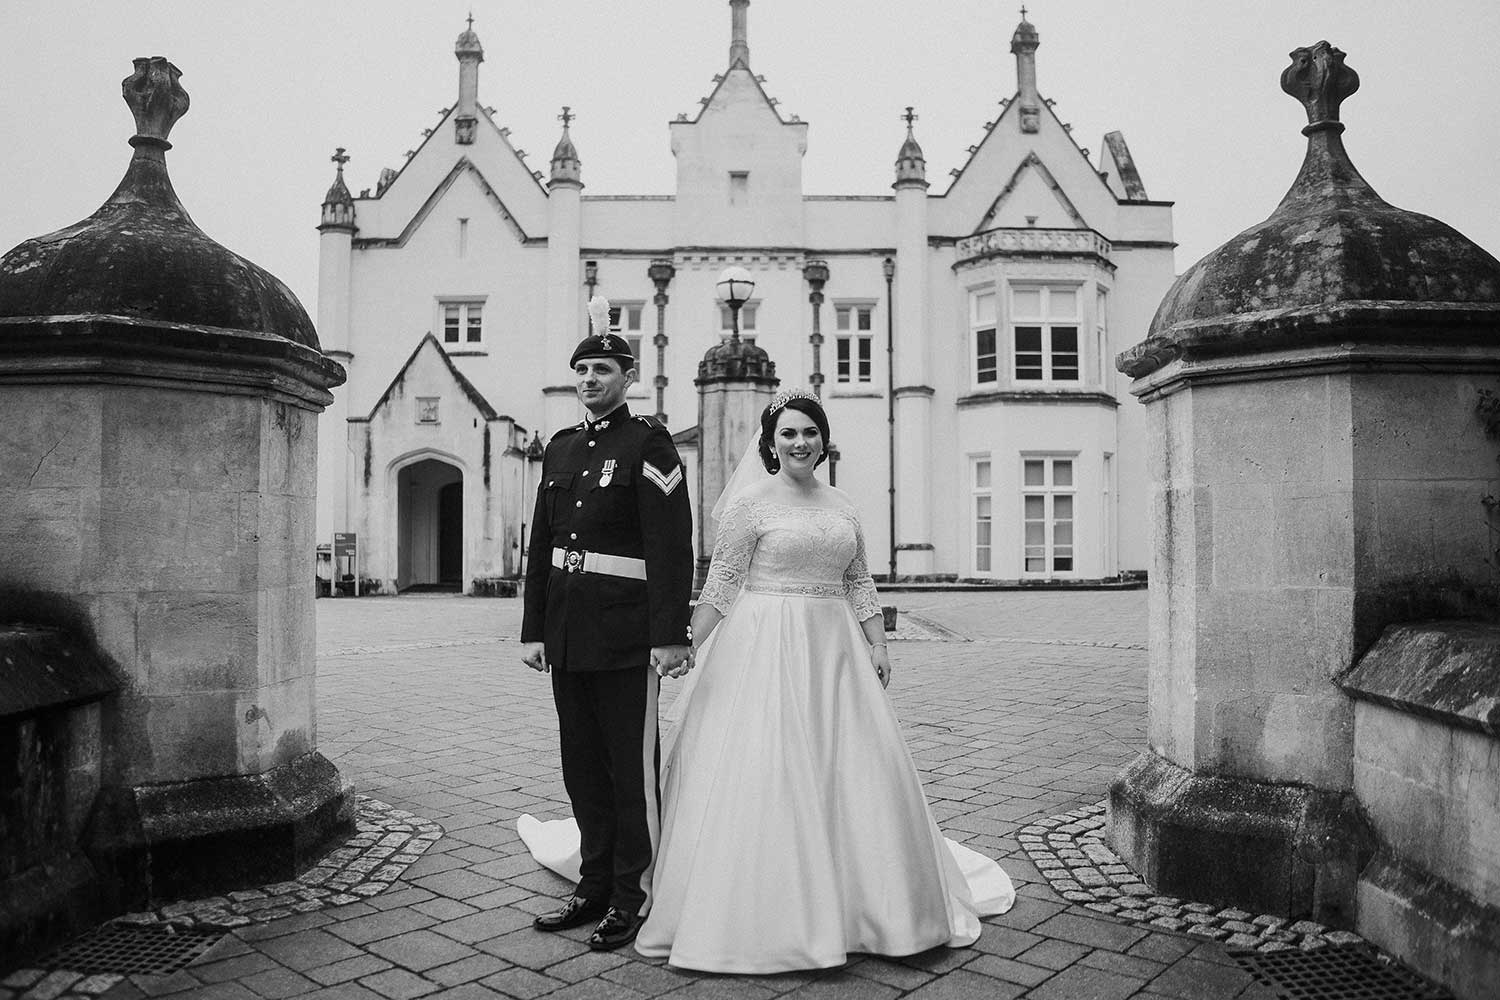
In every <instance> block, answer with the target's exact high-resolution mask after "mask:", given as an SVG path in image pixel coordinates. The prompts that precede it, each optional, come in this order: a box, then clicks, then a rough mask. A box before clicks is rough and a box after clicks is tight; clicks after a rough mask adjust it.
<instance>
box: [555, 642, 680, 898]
mask: <svg viewBox="0 0 1500 1000" xmlns="http://www.w3.org/2000/svg"><path fill="white" fill-rule="evenodd" d="M660 687H661V678H660V677H658V676H657V674H656V671H655V670H652V669H651V668H649V667H628V668H626V669H623V670H590V671H569V670H559V669H555V668H554V669H553V671H552V696H553V699H554V701H556V703H557V722H558V732H559V736H560V737H561V742H562V772H563V785H564V786H565V787H566V788H567V790H568V798H569V799H571V800H572V803H573V816H574V818H575V819H577V821H578V833H579V839H580V853H581V861H582V863H581V865H580V866H579V880H578V889H577V890H576V894H577V895H578V896H581V897H583V898H584V899H589V900H600V899H608V900H609V904H610V905H611V906H614V907H618V908H619V909H621V910H624V911H625V912H627V913H637V914H642V915H644V914H645V913H646V912H647V911H648V910H649V909H650V907H651V873H652V866H653V864H654V862H655V860H656V846H657V842H658V840H659V839H660V836H661V804H660V800H659V799H658V795H657V787H658V786H657V782H658V775H659V773H660V770H661V741H660V734H659V733H658V730H657V721H656V705H657V695H658V693H659V691H660Z"/></svg>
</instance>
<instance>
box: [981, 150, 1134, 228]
mask: <svg viewBox="0 0 1500 1000" xmlns="http://www.w3.org/2000/svg"><path fill="white" fill-rule="evenodd" d="M1029 170H1032V171H1036V174H1037V176H1038V177H1040V178H1041V179H1042V180H1043V181H1044V182H1045V183H1046V185H1047V187H1049V188H1050V189H1051V190H1052V196H1053V197H1054V198H1056V199H1057V201H1058V204H1060V205H1062V207H1063V210H1064V211H1066V212H1067V213H1068V216H1069V217H1070V218H1071V219H1072V220H1073V221H1074V222H1076V223H1077V224H1078V227H1079V228H1080V229H1088V228H1090V226H1089V224H1088V222H1086V221H1085V220H1084V218H1083V213H1081V212H1079V211H1078V208H1077V207H1076V206H1075V205H1074V204H1073V202H1072V200H1071V199H1069V198H1068V194H1067V192H1066V191H1064V190H1063V189H1062V185H1061V184H1059V183H1057V178H1055V177H1053V176H1052V171H1050V170H1048V169H1047V165H1046V164H1045V163H1043V162H1042V158H1041V157H1040V156H1038V155H1036V151H1035V150H1032V151H1031V152H1029V153H1027V154H1026V159H1024V160H1022V161H1021V163H1020V165H1019V166H1017V167H1016V169H1015V172H1014V173H1013V174H1011V175H1010V180H1008V181H1006V182H1005V186H1004V187H1003V188H1001V189H1000V193H999V194H998V195H996V196H995V200H994V201H993V202H991V203H990V207H989V209H988V210H987V211H986V212H985V213H984V216H983V217H982V218H981V219H980V220H979V225H977V226H975V227H974V232H976V233H979V232H983V231H984V230H985V228H986V227H987V225H988V224H989V222H990V220H991V219H993V218H994V217H995V216H996V215H998V214H999V213H1000V207H1001V206H1002V205H1004V204H1005V201H1006V199H1007V198H1009V197H1010V194H1011V192H1012V191H1014V190H1015V189H1016V185H1017V184H1018V183H1020V181H1021V178H1022V177H1023V176H1024V175H1025V174H1026V172H1027V171H1029ZM1111 194H1113V192H1111Z"/></svg>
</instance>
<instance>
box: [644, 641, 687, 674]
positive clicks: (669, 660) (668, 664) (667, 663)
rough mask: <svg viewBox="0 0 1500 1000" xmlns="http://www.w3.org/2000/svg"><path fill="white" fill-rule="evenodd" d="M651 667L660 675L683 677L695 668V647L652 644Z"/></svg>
mask: <svg viewBox="0 0 1500 1000" xmlns="http://www.w3.org/2000/svg"><path fill="white" fill-rule="evenodd" d="M651 669H653V670H655V671H656V675H657V676H658V677H682V676H684V675H685V674H686V673H687V672H688V671H689V670H691V669H693V647H691V646H652V647H651Z"/></svg>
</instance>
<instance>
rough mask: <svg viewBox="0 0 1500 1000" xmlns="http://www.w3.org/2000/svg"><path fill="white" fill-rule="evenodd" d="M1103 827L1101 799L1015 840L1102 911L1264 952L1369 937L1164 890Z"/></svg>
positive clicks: (1068, 892) (1073, 896)
mask: <svg viewBox="0 0 1500 1000" xmlns="http://www.w3.org/2000/svg"><path fill="white" fill-rule="evenodd" d="M1104 827H1105V806H1104V804H1103V803H1099V804H1097V805H1092V806H1085V807H1084V808H1082V809H1075V810H1073V811H1072V812H1070V813H1064V814H1063V815H1061V816H1052V817H1049V818H1048V819H1044V820H1039V821H1038V822H1036V823H1033V824H1032V825H1030V826H1023V827H1021V831H1020V833H1019V834H1017V836H1016V839H1017V840H1019V841H1020V842H1021V846H1022V847H1023V848H1025V849H1026V853H1027V854H1028V855H1030V857H1031V861H1032V864H1034V865H1036V867H1037V870H1038V871H1039V872H1041V874H1042V877H1043V878H1045V879H1046V880H1047V881H1048V882H1050V883H1051V884H1052V888H1054V889H1056V890H1057V891H1058V892H1059V893H1061V894H1062V898H1063V899H1066V900H1068V901H1069V902H1072V903H1082V904H1083V906H1084V908H1085V909H1088V910H1093V911H1094V912H1096V913H1105V914H1109V915H1110V916H1115V917H1119V918H1121V919H1122V920H1129V921H1131V922H1133V923H1142V924H1150V925H1151V926H1152V927H1160V928H1163V929H1164V930H1169V931H1185V932H1186V933H1188V934H1191V935H1194V936H1195V937H1202V938H1207V939H1209V940H1211V941H1223V942H1224V943H1225V944H1226V945H1228V946H1229V947H1231V948H1251V949H1254V950H1255V951H1261V952H1276V951H1291V950H1293V949H1295V948H1301V949H1302V950H1303V951H1317V950H1318V949H1319V948H1326V947H1328V946H1329V945H1331V944H1363V943H1364V938H1362V937H1360V936H1359V935H1358V934H1354V933H1352V932H1350V931H1340V930H1333V929H1330V928H1328V927H1325V926H1323V925H1322V924H1320V923H1316V922H1314V921H1311V920H1295V921H1294V920H1288V919H1286V918H1285V917H1277V916H1271V915H1269V914H1254V913H1248V912H1246V911H1245V910H1239V909H1235V908H1234V907H1217V906H1210V905H1208V904H1207V903H1194V902H1191V901H1189V900H1183V899H1178V898H1177V897H1176V896H1159V895H1157V894H1156V891H1155V890H1153V889H1152V888H1151V887H1150V886H1148V885H1147V884H1146V883H1145V882H1143V881H1142V880H1141V877H1140V876H1139V875H1137V874H1136V873H1135V872H1133V871H1131V870H1130V867H1129V866H1128V865H1126V864H1124V863H1123V862H1122V861H1121V860H1120V858H1119V856H1118V855H1116V854H1115V852H1114V851H1111V850H1110V849H1109V846H1108V845H1107V844H1105V842H1104V834H1105V831H1104Z"/></svg>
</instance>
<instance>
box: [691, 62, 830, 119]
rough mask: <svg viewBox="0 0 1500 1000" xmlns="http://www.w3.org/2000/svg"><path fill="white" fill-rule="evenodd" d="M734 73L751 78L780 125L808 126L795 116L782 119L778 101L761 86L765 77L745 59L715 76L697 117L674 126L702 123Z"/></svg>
mask: <svg viewBox="0 0 1500 1000" xmlns="http://www.w3.org/2000/svg"><path fill="white" fill-rule="evenodd" d="M734 72H741V73H744V74H746V75H747V76H749V77H750V82H752V83H754V84H755V89H756V91H758V92H759V93H760V98H761V100H763V101H765V102H766V107H767V108H769V109H770V111H771V114H773V115H775V116H776V120H777V121H778V122H779V123H781V124H782V125H798V126H805V125H807V122H805V121H802V120H801V119H800V118H796V117H795V116H794V117H793V118H792V119H790V120H788V119H786V118H782V117H781V112H780V111H778V110H777V109H776V105H777V104H778V103H779V102H778V100H777V99H776V98H774V97H772V96H771V95H770V94H767V93H766V88H765V87H763V86H761V83H762V82H763V81H764V80H765V77H763V76H759V75H757V74H756V73H755V72H754V71H753V70H751V69H750V67H749V65H748V64H747V63H746V62H745V61H744V60H743V59H736V60H735V61H734V62H733V63H732V64H731V65H730V67H729V68H728V69H727V70H725V71H724V72H723V73H715V74H714V89H713V90H711V91H709V93H708V96H707V97H703V98H699V100H698V114H697V115H696V116H694V117H693V118H690V119H678V120H677V121H675V122H673V123H672V124H674V125H696V124H698V123H699V122H701V121H702V120H703V112H705V111H707V110H708V109H709V107H711V106H712V105H713V103H714V98H715V97H718V96H719V91H721V90H723V89H724V84H726V83H728V82H729V75H730V74H731V73H734Z"/></svg>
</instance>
